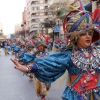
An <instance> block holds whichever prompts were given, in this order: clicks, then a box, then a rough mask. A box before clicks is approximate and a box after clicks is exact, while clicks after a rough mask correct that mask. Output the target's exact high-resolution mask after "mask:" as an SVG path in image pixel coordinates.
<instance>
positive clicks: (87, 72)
mask: <svg viewBox="0 0 100 100" xmlns="http://www.w3.org/2000/svg"><path fill="white" fill-rule="evenodd" d="M87 49H88V52H89V53H90V55H89V57H86V56H85V55H84V52H83V51H84V50H83V49H79V48H77V47H76V48H75V49H73V52H72V57H71V60H72V62H73V64H74V65H75V66H76V67H78V69H80V70H82V72H83V73H81V74H76V75H75V74H74V75H70V78H71V83H70V85H69V86H68V87H67V88H66V90H65V91H64V93H63V96H62V98H65V100H74V99H75V98H77V99H76V100H99V99H100V95H99V93H100V46H97V47H95V46H94V47H93V48H92V47H89V48H87ZM97 70H98V71H97ZM91 93H92V94H93V95H91ZM69 94H70V96H69ZM90 95H91V96H92V99H90ZM73 96H74V97H73ZM68 98H69V99H68ZM94 98H96V99H94Z"/></svg>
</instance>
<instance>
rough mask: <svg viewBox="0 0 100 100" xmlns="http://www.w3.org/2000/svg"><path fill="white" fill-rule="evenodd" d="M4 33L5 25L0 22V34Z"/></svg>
mask: <svg viewBox="0 0 100 100" xmlns="http://www.w3.org/2000/svg"><path fill="white" fill-rule="evenodd" d="M2 34H3V25H2V23H1V22H0V35H2Z"/></svg>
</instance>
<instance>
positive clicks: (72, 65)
mask: <svg viewBox="0 0 100 100" xmlns="http://www.w3.org/2000/svg"><path fill="white" fill-rule="evenodd" d="M63 28H64V31H65V32H66V34H67V37H68V38H69V39H70V45H69V46H68V47H67V49H66V50H64V51H60V52H57V53H53V54H50V55H48V56H46V57H45V58H34V64H33V65H32V68H31V69H27V68H26V67H24V66H22V65H20V64H19V63H18V62H17V61H16V60H14V59H11V60H12V62H13V63H14V64H15V65H16V69H18V70H20V71H22V72H29V73H34V75H35V77H36V78H37V79H39V80H40V81H42V82H44V83H51V82H54V81H55V80H56V79H58V78H59V77H60V76H62V75H63V74H64V73H65V71H66V70H68V73H69V79H70V83H69V85H68V86H67V87H66V89H65V90H64V92H63V94H62V100H100V45H99V46H95V45H93V44H92V43H94V42H95V41H98V40H99V39H100V32H96V31H95V29H94V28H93V26H92V18H91V16H90V15H89V12H86V11H78V10H75V11H72V12H70V13H69V14H68V15H67V16H66V18H65V19H64V23H63Z"/></svg>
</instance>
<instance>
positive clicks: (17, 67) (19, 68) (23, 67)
mask: <svg viewBox="0 0 100 100" xmlns="http://www.w3.org/2000/svg"><path fill="white" fill-rule="evenodd" d="M10 60H11V61H12V62H13V63H14V64H15V65H16V66H15V67H14V68H15V69H18V70H20V71H22V72H28V71H29V70H28V68H27V67H25V66H22V65H21V64H19V63H18V61H17V60H16V59H10Z"/></svg>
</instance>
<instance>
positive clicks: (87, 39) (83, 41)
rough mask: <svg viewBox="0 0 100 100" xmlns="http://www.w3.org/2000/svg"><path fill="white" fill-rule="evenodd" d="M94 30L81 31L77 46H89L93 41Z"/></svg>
mask: <svg viewBox="0 0 100 100" xmlns="http://www.w3.org/2000/svg"><path fill="white" fill-rule="evenodd" d="M92 36H93V31H84V32H82V33H80V36H79V38H78V40H77V46H78V47H79V48H87V47H89V46H90V44H91V42H92Z"/></svg>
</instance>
